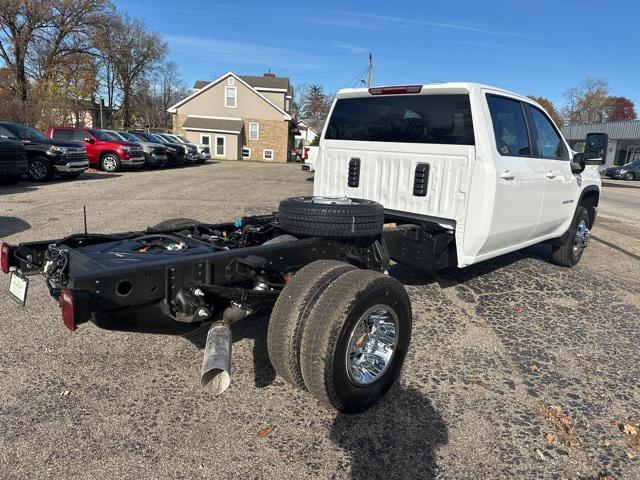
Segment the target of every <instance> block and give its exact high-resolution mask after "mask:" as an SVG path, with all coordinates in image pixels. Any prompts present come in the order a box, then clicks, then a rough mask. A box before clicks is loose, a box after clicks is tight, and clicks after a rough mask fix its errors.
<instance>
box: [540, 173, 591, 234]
mask: <svg viewBox="0 0 640 480" xmlns="http://www.w3.org/2000/svg"><path fill="white" fill-rule="evenodd" d="M590 192H596V194H597V199H596V203H595V206H596V207H597V206H598V202H599V201H600V187H598V186H597V185H587V186H586V187H584V189H583V190H582V192H581V193H580V198H579V199H578V203H577V204H576V208H575V210H574V211H573V216H572V217H571V218H572V219H573V218H574V217H575V216H576V211H577V210H578V207H582V206H583V203H582V201H583V200H584V197H585V196H586V195H587V194H588V193H590ZM593 222H595V215H594V218H593ZM593 222H592V226H593ZM568 239H569V229H568V230H567V231H566V232H564V233H563V234H562V235H561V236H560V237H558V238H554V239H552V240H549V241H548V242H547V243H549V244H550V245H555V246H560V245H563V244H564V243H566V242H567V240H568Z"/></svg>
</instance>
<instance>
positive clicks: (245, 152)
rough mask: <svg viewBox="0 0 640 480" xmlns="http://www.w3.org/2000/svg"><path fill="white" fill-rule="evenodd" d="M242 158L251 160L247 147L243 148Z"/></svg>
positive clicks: (249, 150)
mask: <svg viewBox="0 0 640 480" xmlns="http://www.w3.org/2000/svg"><path fill="white" fill-rule="evenodd" d="M242 158H251V149H250V148H248V147H243V149H242Z"/></svg>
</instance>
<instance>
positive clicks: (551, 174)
mask: <svg viewBox="0 0 640 480" xmlns="http://www.w3.org/2000/svg"><path fill="white" fill-rule="evenodd" d="M545 175H546V177H547V178H556V177H557V176H558V172H556V171H554V170H549V171H548V172H547V173H546V174H545Z"/></svg>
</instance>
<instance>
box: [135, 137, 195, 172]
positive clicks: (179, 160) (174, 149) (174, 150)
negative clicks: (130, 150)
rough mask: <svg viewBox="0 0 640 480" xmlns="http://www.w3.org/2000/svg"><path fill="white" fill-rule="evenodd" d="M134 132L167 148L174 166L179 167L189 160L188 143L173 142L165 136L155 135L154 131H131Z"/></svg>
mask: <svg viewBox="0 0 640 480" xmlns="http://www.w3.org/2000/svg"><path fill="white" fill-rule="evenodd" d="M130 133H133V134H134V135H135V136H136V137H142V138H144V139H146V141H147V142H155V143H159V144H161V145H164V147H165V148H166V149H167V157H168V158H169V165H170V166H172V167H177V166H180V165H184V164H185V162H186V160H187V149H186V148H185V147H186V145H179V144H177V143H171V142H168V141H167V140H165V139H164V138H162V137H160V136H158V135H154V134H153V133H143V132H130Z"/></svg>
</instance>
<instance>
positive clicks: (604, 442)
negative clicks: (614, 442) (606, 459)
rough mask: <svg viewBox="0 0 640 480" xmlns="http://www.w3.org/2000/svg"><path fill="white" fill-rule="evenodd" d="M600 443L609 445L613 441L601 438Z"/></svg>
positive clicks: (605, 445)
mask: <svg viewBox="0 0 640 480" xmlns="http://www.w3.org/2000/svg"><path fill="white" fill-rule="evenodd" d="M598 444H599V445H602V446H603V447H608V446H609V445H611V442H610V441H609V440H607V439H604V440H600V441H599V442H598Z"/></svg>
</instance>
